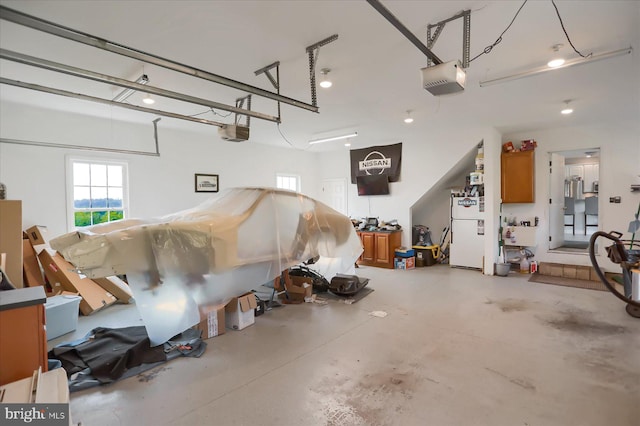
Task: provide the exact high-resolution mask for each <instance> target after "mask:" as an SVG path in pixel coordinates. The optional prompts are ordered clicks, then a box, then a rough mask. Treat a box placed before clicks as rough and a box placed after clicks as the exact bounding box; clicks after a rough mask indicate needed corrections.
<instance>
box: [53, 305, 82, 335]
mask: <svg viewBox="0 0 640 426" xmlns="http://www.w3.org/2000/svg"><path fill="white" fill-rule="evenodd" d="M80 300H82V297H80V296H73V295H59V296H53V297H48V298H47V303H45V305H44V309H45V317H46V324H47V340H51V339H55V338H56V337H59V336H62V335H63V334H67V333H70V332H72V331H74V330H75V329H76V327H78V308H79V307H80Z"/></svg>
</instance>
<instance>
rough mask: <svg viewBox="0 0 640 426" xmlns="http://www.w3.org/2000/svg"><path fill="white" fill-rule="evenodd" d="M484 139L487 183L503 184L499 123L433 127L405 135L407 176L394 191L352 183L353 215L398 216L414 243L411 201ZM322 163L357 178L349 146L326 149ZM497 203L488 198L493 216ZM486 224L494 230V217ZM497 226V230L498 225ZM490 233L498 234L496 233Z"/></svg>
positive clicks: (326, 174)
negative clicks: (366, 192) (365, 190)
mask: <svg viewBox="0 0 640 426" xmlns="http://www.w3.org/2000/svg"><path fill="white" fill-rule="evenodd" d="M481 140H484V141H485V146H487V144H489V145H490V146H492V147H493V148H490V149H489V151H488V152H487V150H486V149H485V182H486V184H487V185H498V188H499V177H500V174H499V167H500V160H499V147H500V135H499V133H498V132H497V131H496V130H495V129H492V128H489V127H483V128H471V127H470V128H466V129H436V128H433V129H431V130H430V132H429V134H425V135H421V134H416V135H412V136H411V137H410V138H407V139H405V141H404V142H405V143H403V145H402V169H401V178H400V181H399V182H392V183H390V184H389V185H390V190H391V191H390V192H391V194H390V195H380V196H370V197H359V196H358V194H357V190H356V185H355V184H351V183H350V184H349V189H348V192H349V212H348V214H349V216H351V217H354V218H361V217H366V216H375V217H379V218H380V219H381V220H391V219H397V220H398V222H399V223H400V225H401V226H403V236H402V244H403V245H404V246H408V245H410V244H411V206H413V205H414V204H415V203H416V201H417V200H418V199H420V198H421V197H422V196H423V195H424V193H425V192H427V191H428V190H429V189H430V188H431V187H432V186H433V185H434V184H435V183H436V182H438V181H439V180H440V178H441V177H442V176H443V175H445V174H446V173H447V172H448V171H449V170H450V169H451V168H452V167H453V166H455V165H456V164H457V163H458V161H459V160H460V158H461V157H462V156H464V155H465V154H467V152H469V150H471V149H474V148H475V147H476V145H477V144H478V142H479V141H481ZM397 142H399V141H389V142H388V144H392V143H397ZM372 145H383V144H372ZM495 152H497V156H498V157H497V162H496V159H495V158H491V155H492V154H494V156H495ZM487 156H489V158H488V157H487ZM319 167H320V170H319V173H320V179H328V178H346V179H348V182H351V178H350V167H351V166H350V162H349V151H348V150H346V149H345V150H340V151H332V152H325V153H322V154H320V156H319ZM487 167H498V169H497V170H498V171H497V172H496V171H493V172H492V171H487ZM496 173H497V174H496ZM496 176H497V177H498V180H497V181H496V180H495V179H496ZM496 182H497V183H496ZM498 191H499V189H498ZM485 192H486V189H485ZM490 197H491V198H495V197H493V196H490ZM498 198H499V197H498ZM498 202H499V199H498ZM447 203H448V201H447ZM492 203H493V201H492V200H488V202H487V216H492V215H494V213H495V211H496V210H495V209H496V208H497V205H496V206H494V205H493V204H492ZM485 228H486V229H487V231H486V234H485V235H488V236H491V235H493V234H491V233H490V230H491V229H492V228H493V225H492V224H491V223H486V224H485ZM439 232H440V231H435V232H434V233H433V234H432V237H434V238H435V239H436V240H437V239H439V237H440V234H439ZM495 232H497V225H496V231H495ZM489 238H491V239H492V237H489ZM496 244H497V242H496ZM493 261H494V260H492V259H488V260H487V262H491V263H493Z"/></svg>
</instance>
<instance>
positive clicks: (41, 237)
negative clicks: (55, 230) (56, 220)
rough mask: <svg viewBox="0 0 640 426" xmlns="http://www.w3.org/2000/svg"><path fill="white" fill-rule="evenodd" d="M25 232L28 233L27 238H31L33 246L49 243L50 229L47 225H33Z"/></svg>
mask: <svg viewBox="0 0 640 426" xmlns="http://www.w3.org/2000/svg"><path fill="white" fill-rule="evenodd" d="M24 232H25V233H26V234H27V238H29V241H31V244H32V245H33V246H40V245H43V244H49V231H48V230H47V227H46V226H40V225H36V226H32V227H31V228H28V229H27V230H26V231H24Z"/></svg>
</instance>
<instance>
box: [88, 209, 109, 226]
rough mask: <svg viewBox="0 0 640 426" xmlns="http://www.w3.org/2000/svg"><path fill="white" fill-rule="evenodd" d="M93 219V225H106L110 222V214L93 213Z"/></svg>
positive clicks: (105, 212) (104, 212)
mask: <svg viewBox="0 0 640 426" xmlns="http://www.w3.org/2000/svg"><path fill="white" fill-rule="evenodd" d="M91 215H92V218H93V224H94V225H95V224H97V223H104V222H108V221H109V212H107V211H99V212H91Z"/></svg>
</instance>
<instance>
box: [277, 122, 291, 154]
mask: <svg viewBox="0 0 640 426" xmlns="http://www.w3.org/2000/svg"><path fill="white" fill-rule="evenodd" d="M277 127H278V132H280V136H282V139H284V140H285V141H286V142H287V143H288V144H289V145H291V146H293V144H292V143H291V142H289V139H287V138H286V137H285V135H284V134H283V133H282V130H280V123H277ZM293 147H294V146H293ZM294 148H295V147H294Z"/></svg>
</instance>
